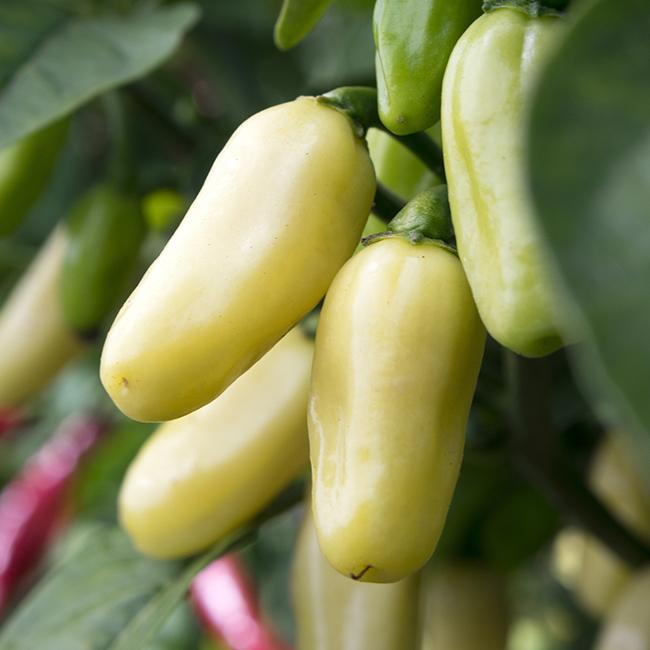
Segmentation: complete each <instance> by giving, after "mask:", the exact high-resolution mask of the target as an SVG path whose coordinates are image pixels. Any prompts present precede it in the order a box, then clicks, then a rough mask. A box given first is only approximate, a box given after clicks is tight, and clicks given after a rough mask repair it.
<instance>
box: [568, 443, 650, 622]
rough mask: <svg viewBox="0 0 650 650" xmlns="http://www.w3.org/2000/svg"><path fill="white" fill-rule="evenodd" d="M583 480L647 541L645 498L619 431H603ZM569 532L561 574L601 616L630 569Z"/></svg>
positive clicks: (649, 501) (649, 515) (649, 521)
mask: <svg viewBox="0 0 650 650" xmlns="http://www.w3.org/2000/svg"><path fill="white" fill-rule="evenodd" d="M589 485H590V487H591V489H592V490H593V492H594V493H595V494H596V495H597V496H598V497H600V498H601V499H602V501H603V502H604V503H605V505H606V506H607V507H609V508H610V509H611V511H612V513H613V514H614V515H615V516H616V517H617V518H618V519H620V520H621V521H622V522H623V523H624V524H625V525H627V526H628V527H629V528H630V530H633V531H634V532H635V533H637V534H638V535H640V536H641V537H643V538H644V539H645V540H647V541H648V543H650V498H649V497H648V496H647V494H646V493H645V491H644V488H643V484H642V479H641V477H640V476H639V473H638V471H637V469H636V467H635V464H634V461H633V459H632V458H630V454H629V451H628V449H627V448H626V447H625V446H624V443H623V442H622V440H621V439H620V434H617V433H610V434H608V435H607V436H606V437H605V439H604V440H603V442H602V444H601V445H600V447H599V448H598V451H597V453H596V455H595V457H594V460H593V462H592V465H591V468H590V471H589ZM572 535H573V536H572V537H570V538H567V539H570V540H571V542H570V544H571V546H569V547H568V548H569V549H574V551H573V552H574V553H577V558H576V561H575V563H574V565H573V570H572V571H570V573H569V574H568V575H565V580H566V581H567V583H568V584H569V586H570V588H571V589H572V590H573V591H574V592H575V594H576V597H577V599H578V601H579V602H580V604H581V605H582V606H583V607H584V608H585V609H586V610H587V611H588V612H589V613H590V614H591V615H593V616H595V617H602V616H604V615H605V614H607V612H609V611H610V610H611V609H612V607H613V605H614V604H615V603H616V601H617V599H618V598H619V597H620V595H621V593H623V591H624V590H625V588H626V586H627V584H628V583H629V581H630V579H631V577H632V570H631V569H630V568H629V567H628V566H627V565H626V564H625V563H624V562H623V560H621V559H620V558H618V557H617V556H616V555H615V554H614V553H613V552H612V551H610V550H609V549H608V548H607V547H606V546H605V545H604V544H603V543H602V542H600V541H598V540H597V539H596V538H594V537H592V536H590V535H587V534H586V533H582V532H577V531H576V532H574V533H572ZM576 536H579V537H578V538H577V537H576ZM561 548H562V546H561V545H559V546H558V549H560V550H558V553H559V552H561ZM565 548H567V546H565ZM558 562H561V558H559V557H558Z"/></svg>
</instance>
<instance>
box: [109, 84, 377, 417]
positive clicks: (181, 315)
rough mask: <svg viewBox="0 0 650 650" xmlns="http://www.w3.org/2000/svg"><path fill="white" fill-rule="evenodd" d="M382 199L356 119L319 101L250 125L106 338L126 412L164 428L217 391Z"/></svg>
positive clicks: (323, 286)
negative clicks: (162, 423) (376, 198)
mask: <svg viewBox="0 0 650 650" xmlns="http://www.w3.org/2000/svg"><path fill="white" fill-rule="evenodd" d="M374 191H375V175H374V171H373V168H372V163H371V162H370V157H369V156H368V152H367V149H366V147H365V144H364V143H363V142H362V140H360V139H359V138H358V137H357V136H356V134H355V131H354V126H353V124H352V122H351V121H350V120H349V118H347V117H346V116H345V115H344V114H342V113H340V112H339V111H337V110H335V109H333V108H329V107H327V106H325V105H323V104H322V103H320V102H319V101H317V100H316V99H315V98H313V97H300V98H299V99H297V100H295V101H293V102H289V103H286V104H281V105H279V106H275V107H273V108H270V109H267V110H265V111H262V112H261V113H258V114H257V115H254V116H253V117H251V118H250V119H248V120H247V121H246V122H244V124H242V126H240V127H239V129H238V130H237V131H236V132H235V134H234V135H233V136H232V138H231V139H230V141H229V142H228V143H227V144H226V146H225V147H224V149H223V150H222V152H221V153H220V154H219V156H218V157H217V159H216V161H215V163H214V165H213V167H212V170H211V171H210V174H209V175H208V177H207V179H206V181H205V184H204V186H203V188H202V190H201V192H200V193H199V195H198V196H197V198H196V200H195V201H194V203H193V204H192V206H191V207H190V210H189V212H188V213H187V215H186V216H185V218H184V220H183V222H182V223H181V225H180V226H179V227H178V229H177V230H176V232H175V233H174V235H173V236H172V238H171V239H170V241H169V243H168V244H167V246H166V247H165V249H164V250H163V252H162V253H161V255H160V256H159V257H158V259H157V260H156V261H155V262H154V263H153V264H152V266H151V267H150V268H149V270H148V271H147V273H146V275H145V276H144V278H143V279H142V281H141V282H140V284H139V285H138V287H137V288H136V290H135V291H134V292H133V294H132V295H131V297H130V298H129V299H128V300H127V302H126V303H125V305H124V306H123V308H122V310H121V311H120V313H119V314H118V316H117V318H116V320H115V322H114V323H113V326H112V328H111V330H110V332H109V334H108V337H107V340H106V344H105V346H104V351H103V354H102V362H101V378H102V382H103V384H104V386H105V387H106V390H107V391H108V393H109V394H110V396H111V397H112V398H113V400H114V401H115V403H116V404H117V406H118V407H119V408H120V409H121V410H122V411H123V412H124V413H126V414H127V415H128V416H129V417H131V418H133V419H136V420H144V421H158V420H169V419H172V418H176V417H179V416H181V415H185V414H186V413H189V412H191V411H193V410H195V409H197V408H199V407H200V406H203V405H204V404H206V403H208V402H209V401H211V400H212V399H214V398H215V397H216V396H217V395H219V394H220V393H221V392H222V391H223V390H224V389H225V388H226V387H227V386H228V385H229V384H230V383H232V381H234V380H235V379H236V378H237V377H238V376H239V375H240V374H242V373H243V372H244V371H245V370H246V369H247V368H249V367H250V366H251V365H252V364H253V363H255V361H256V360H257V359H259V358H260V357H261V356H262V355H263V354H264V353H265V352H266V351H267V350H268V349H269V348H270V347H271V346H272V345H273V344H274V343H275V342H276V341H277V340H278V339H279V338H280V337H281V336H282V335H283V334H284V333H285V332H287V331H288V330H289V329H290V328H291V327H292V326H293V325H294V324H295V323H296V322H297V321H298V320H300V318H302V317H303V316H304V315H305V314H306V313H307V312H309V311H310V310H311V309H312V308H313V307H314V306H315V305H316V304H317V303H318V301H319V300H320V299H321V298H322V297H323V295H324V294H325V292H326V291H327V287H328V286H329V284H330V283H331V281H332V279H333V278H334V275H335V274H336V272H337V271H338V269H339V268H340V267H341V266H342V265H343V264H344V262H345V261H346V259H347V258H348V257H350V256H351V255H352V253H353V252H354V249H355V247H356V245H357V243H358V241H359V237H360V235H361V232H362V231H363V227H364V224H365V222H366V220H367V218H368V214H369V212H370V206H371V204H372V200H373V196H374Z"/></svg>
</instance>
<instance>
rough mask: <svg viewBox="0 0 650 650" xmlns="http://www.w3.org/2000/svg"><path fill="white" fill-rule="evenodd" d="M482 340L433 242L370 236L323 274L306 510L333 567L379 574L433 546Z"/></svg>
mask: <svg viewBox="0 0 650 650" xmlns="http://www.w3.org/2000/svg"><path fill="white" fill-rule="evenodd" d="M398 217H399V215H398ZM379 237H381V236H379ZM484 341H485V330H484V328H483V325H482V324H481V321H480V319H479V317H478V313H477V312H476V307H475V306H474V302H473V300H472V295H471V292H470V290H469V286H468V285H467V280H466V279H465V275H464V273H463V270H462V267H461V265H460V262H459V261H458V258H457V257H456V255H455V254H454V253H453V252H451V251H450V250H448V249H447V248H446V247H445V246H444V245H442V244H441V242H433V241H431V240H429V239H426V238H423V239H421V240H420V241H419V243H417V244H416V243H412V240H410V239H409V238H407V237H406V236H402V235H390V236H388V237H385V238H380V239H379V240H378V241H375V242H374V243H372V244H370V245H369V246H368V247H367V248H366V249H365V250H363V251H361V252H360V253H358V254H357V255H355V256H354V257H353V258H352V259H351V260H350V261H349V262H348V263H347V264H346V265H345V266H344V267H343V268H342V269H341V271H340V272H339V274H338V275H337V276H336V279H335V280H334V282H333V283H332V286H331V287H330V290H329V292H328V294H327V297H326V299H325V304H324V307H323V310H322V313H321V319H320V323H319V326H318V331H317V335H316V352H315V358H314V368H313V371H312V387H311V393H310V405H309V437H310V454H311V463H312V472H313V490H312V493H313V504H312V508H313V511H314V520H315V524H316V529H317V531H318V537H319V540H320V544H321V548H322V550H323V553H324V554H325V556H326V557H327V559H328V560H329V562H330V563H331V564H332V566H334V568H336V569H337V570H338V571H339V572H341V573H343V574H344V575H347V576H351V577H353V578H355V579H357V580H364V581H369V582H393V581H396V580H399V579H401V578H403V577H404V576H407V575H409V574H410V573H413V572H414V571H416V570H417V569H419V568H420V567H421V566H422V565H423V564H424V563H425V562H426V561H427V559H428V558H429V557H430V555H431V554H432V553H433V550H434V548H435V546H436V543H437V541H438V538H439V536H440V533H441V531H442V527H443V525H444V521H445V517H446V515H447V510H448V509H449V504H450V501H451V497H452V493H453V490H454V486H455V484H456V480H457V477H458V470H459V467H460V462H461V458H462V454H463V443H464V433H465V426H466V423H467V417H468V413H469V408H470V404H471V401H472V396H473V394H474V387H475V384H476V379H477V375H478V371H479V367H480V363H481V358H482V355H483V347H484Z"/></svg>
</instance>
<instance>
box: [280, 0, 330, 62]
mask: <svg viewBox="0 0 650 650" xmlns="http://www.w3.org/2000/svg"><path fill="white" fill-rule="evenodd" d="M331 4H332V0H283V2H282V9H281V10H280V15H279V16H278V20H277V22H276V23H275V30H274V32H273V38H274V40H275V45H276V47H277V48H278V49H280V50H288V49H290V48H292V47H294V46H295V45H298V43H300V41H301V40H302V39H303V38H304V37H305V36H307V34H309V32H310V31H311V30H312V28H313V27H314V26H315V25H316V23H317V22H318V21H319V20H320V17H321V16H322V15H323V14H324V13H325V10H326V9H327V8H328V7H329V6H330V5H331Z"/></svg>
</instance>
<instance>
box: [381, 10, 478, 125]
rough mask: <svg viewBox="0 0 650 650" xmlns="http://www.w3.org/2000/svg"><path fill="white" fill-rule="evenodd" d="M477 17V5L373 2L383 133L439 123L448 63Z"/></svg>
mask: <svg viewBox="0 0 650 650" xmlns="http://www.w3.org/2000/svg"><path fill="white" fill-rule="evenodd" d="M480 13H481V2H480V0H453V2H449V0H377V4H376V5H375V13H374V21H373V26H374V30H373V31H374V36H375V47H376V49H377V56H376V69H377V92H378V101H379V115H380V117H381V121H382V122H383V123H384V125H385V126H386V128H388V129H390V130H391V131H392V132H393V133H397V134H398V135H406V134H408V133H415V132H417V131H424V130H425V129H428V128H429V127H430V126H432V125H433V124H435V123H436V122H437V121H438V120H439V119H440V92H441V88H442V78H443V75H444V72H445V66H446V65H447V60H448V59H449V55H450V54H451V51H452V49H453V47H454V44H455V43H456V41H457V40H458V39H459V38H460V36H461V34H462V33H463V32H464V31H465V29H466V28H467V27H468V26H469V25H470V23H471V22H472V21H473V20H474V19H475V18H476V17H477V16H479V15H480Z"/></svg>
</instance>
